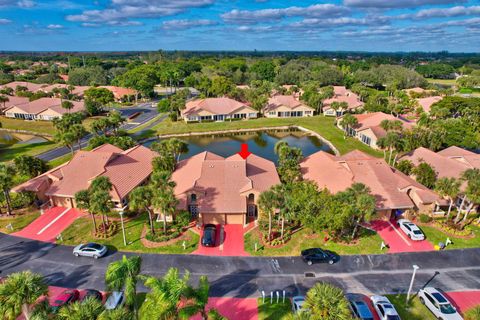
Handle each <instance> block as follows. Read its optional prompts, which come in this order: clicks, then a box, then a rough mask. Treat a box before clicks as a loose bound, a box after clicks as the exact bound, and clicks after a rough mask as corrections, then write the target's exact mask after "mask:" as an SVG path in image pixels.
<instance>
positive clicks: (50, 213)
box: [13, 207, 83, 242]
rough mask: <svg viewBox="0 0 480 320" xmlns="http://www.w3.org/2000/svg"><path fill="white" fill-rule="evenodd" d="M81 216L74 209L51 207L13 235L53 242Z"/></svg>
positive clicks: (79, 212)
mask: <svg viewBox="0 0 480 320" xmlns="http://www.w3.org/2000/svg"><path fill="white" fill-rule="evenodd" d="M81 215H83V213H82V212H81V211H79V210H76V209H68V208H63V207H53V208H50V209H48V210H46V211H45V212H44V213H43V214H42V215H41V216H40V217H38V218H37V219H35V220H34V221H33V222H32V223H30V224H29V225H28V226H26V227H25V228H23V229H22V230H20V231H18V232H16V233H14V234H13V235H15V236H18V237H23V238H28V239H33V240H39V241H45V242H55V240H56V237H57V236H58V235H59V234H60V233H61V232H62V231H63V230H65V229H66V228H68V227H69V226H70V225H71V224H72V223H73V221H75V219H77V218H78V217H80V216H81Z"/></svg>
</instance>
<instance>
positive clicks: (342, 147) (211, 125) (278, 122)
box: [152, 116, 382, 157]
mask: <svg viewBox="0 0 480 320" xmlns="http://www.w3.org/2000/svg"><path fill="white" fill-rule="evenodd" d="M334 122H335V119H334V118H333V117H324V116H315V117H305V118H284V119H278V118H259V119H252V120H248V121H232V122H229V121H225V122H208V123H191V124H187V123H185V122H184V121H178V122H172V121H171V120H170V119H165V121H162V122H161V123H159V124H158V125H156V126H154V127H153V128H152V130H153V131H156V133H157V134H159V135H161V134H176V133H188V132H208V131H217V130H238V129H253V128H262V127H278V126H289V125H296V126H302V127H304V128H306V129H309V130H312V131H315V132H317V133H318V134H320V135H321V136H322V137H324V138H325V139H327V140H329V141H330V142H331V143H333V145H334V146H335V147H336V148H337V149H338V151H339V152H340V153H341V154H344V153H347V152H349V151H352V150H354V149H359V150H362V151H365V152H367V153H369V154H371V155H374V156H377V157H381V156H382V153H381V152H378V151H376V150H373V149H372V148H370V147H368V146H367V145H365V144H363V143H361V142H360V141H358V140H357V139H354V138H350V137H349V138H347V139H345V138H344V135H343V131H342V130H340V129H339V128H337V127H336V126H335V125H334Z"/></svg>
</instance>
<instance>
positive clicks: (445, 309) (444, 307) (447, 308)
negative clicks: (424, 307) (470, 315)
mask: <svg viewBox="0 0 480 320" xmlns="http://www.w3.org/2000/svg"><path fill="white" fill-rule="evenodd" d="M440 311H441V312H442V313H443V314H453V313H456V312H457V311H456V310H455V308H454V307H453V306H452V305H451V304H450V303H443V304H441V305H440Z"/></svg>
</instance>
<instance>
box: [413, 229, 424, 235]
mask: <svg viewBox="0 0 480 320" xmlns="http://www.w3.org/2000/svg"><path fill="white" fill-rule="evenodd" d="M413 233H415V234H419V235H420V234H423V233H422V231H420V230H413Z"/></svg>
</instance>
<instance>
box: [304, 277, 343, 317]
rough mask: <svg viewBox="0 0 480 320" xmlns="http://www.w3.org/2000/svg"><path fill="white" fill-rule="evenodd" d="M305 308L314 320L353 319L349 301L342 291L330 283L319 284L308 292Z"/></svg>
mask: <svg viewBox="0 0 480 320" xmlns="http://www.w3.org/2000/svg"><path fill="white" fill-rule="evenodd" d="M304 308H305V309H307V310H309V313H310V316H311V318H312V319H322V320H350V319H352V316H351V313H350V308H349V306H348V301H347V299H346V298H345V295H344V293H343V291H342V289H340V288H338V287H335V286H334V285H331V284H329V283H317V284H315V286H313V287H312V288H311V289H310V290H308V292H307V296H306V298H305V305H304Z"/></svg>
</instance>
